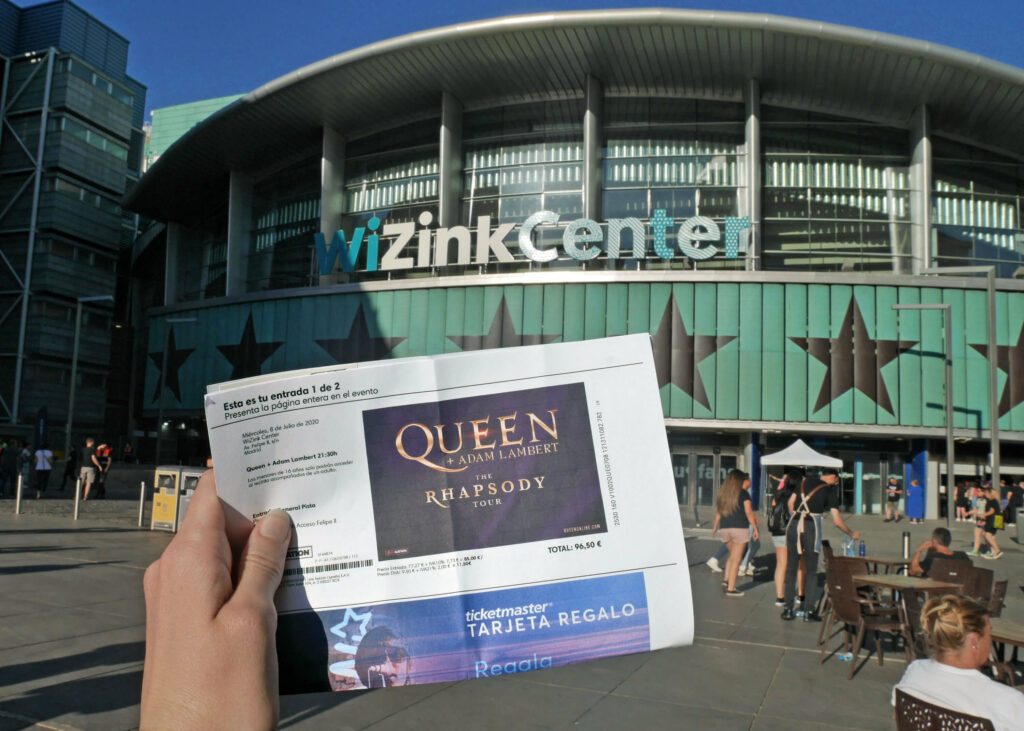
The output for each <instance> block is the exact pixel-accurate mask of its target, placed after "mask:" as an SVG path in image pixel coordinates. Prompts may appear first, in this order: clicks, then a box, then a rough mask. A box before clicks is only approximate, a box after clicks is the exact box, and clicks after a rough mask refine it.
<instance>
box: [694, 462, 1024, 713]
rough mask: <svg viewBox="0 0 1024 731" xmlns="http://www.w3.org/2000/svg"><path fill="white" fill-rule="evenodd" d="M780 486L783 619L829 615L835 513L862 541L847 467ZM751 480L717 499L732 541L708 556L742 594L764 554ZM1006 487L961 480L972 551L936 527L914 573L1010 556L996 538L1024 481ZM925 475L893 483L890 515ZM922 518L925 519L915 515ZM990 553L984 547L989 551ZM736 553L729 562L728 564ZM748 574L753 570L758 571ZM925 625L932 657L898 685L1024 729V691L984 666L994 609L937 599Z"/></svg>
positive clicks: (773, 495) (736, 482) (725, 538)
mask: <svg viewBox="0 0 1024 731" xmlns="http://www.w3.org/2000/svg"><path fill="white" fill-rule="evenodd" d="M769 478H770V479H771V480H773V481H774V482H775V483H777V484H775V485H773V486H772V487H773V488H774V489H769V491H768V505H767V510H766V515H767V523H768V526H767V527H768V530H769V532H770V534H771V536H772V543H773V546H774V548H775V558H776V561H775V576H774V579H775V582H774V583H775V592H776V597H777V599H776V604H777V605H779V606H782V607H783V610H782V615H781V618H782V619H783V620H792V619H796V618H798V617H799V618H802V619H803V620H804V621H807V622H813V621H818V620H820V617H819V616H818V613H817V611H816V607H817V601H818V599H817V587H818V581H816V580H812V581H810V582H807V581H806V578H805V577H807V576H810V577H816V576H817V571H818V558H819V555H820V554H821V552H822V518H823V517H824V516H826V515H831V518H832V520H833V522H834V523H835V525H836V527H837V528H838V529H839V530H840V531H841V532H842V533H844V534H845V535H847V536H848V537H850V538H852V539H853V540H854V541H856V540H857V539H858V538H859V537H860V534H859V532H857V531H853V530H851V529H850V528H849V527H848V526H847V525H846V523H845V522H844V521H843V518H842V514H841V513H840V511H839V507H840V494H839V490H838V488H837V483H838V479H839V478H838V474H837V472H836V471H835V470H831V469H824V470H822V471H821V472H820V474H819V477H817V478H815V479H813V480H808V478H807V477H806V476H805V474H804V471H803V470H800V469H792V470H790V471H789V472H787V473H786V474H785V475H784V476H783V477H781V478H780V477H775V476H774V475H769ZM749 485H750V481H749V479H748V478H747V476H746V475H745V474H744V473H742V472H740V471H739V470H733V471H732V472H730V473H729V474H728V476H727V477H726V479H725V481H724V483H723V485H722V488H721V490H720V492H719V494H718V497H717V499H716V503H715V507H716V514H715V520H714V527H713V529H712V537H717V538H719V539H720V540H721V542H722V547H721V548H720V549H719V552H718V554H716V555H715V556H712V557H711V558H710V559H709V560H708V566H709V567H710V568H711V569H712V571H716V572H720V571H724V573H725V580H724V581H723V582H722V587H723V591H725V593H726V595H727V596H742V595H743V592H742V591H740V590H738V589H737V588H736V577H737V575H743V574H744V573H745V572H744V571H743V568H742V566H744V565H747V563H746V562H748V561H752V560H753V558H752V557H753V555H754V554H756V548H755V547H754V544H755V543H756V541H757V535H758V529H759V522H760V521H759V519H758V517H757V515H756V514H755V513H754V511H753V509H752V504H751V502H750V493H749ZM1002 487H1003V489H1002V491H1001V493H1000V491H999V490H997V489H996V488H995V487H994V486H993V485H992V484H991V483H989V482H984V483H982V484H980V485H978V484H967V485H960V486H957V488H956V494H955V498H956V509H957V513H956V521H957V522H961V521H963V522H971V523H973V525H974V542H973V548H972V550H970V551H962V550H956V549H954V548H952V547H951V546H952V542H953V537H952V533H951V532H950V531H949V530H948V529H946V528H943V527H940V528H936V529H935V530H934V531H933V532H932V535H931V537H930V538H929V539H928V540H926V541H924V542H922V543H921V544H920V545H919V546H918V547H917V549H916V551H915V552H914V553H913V556H912V558H911V561H910V565H909V566H908V567H907V572H908V574H909V575H911V576H919V577H927V576H928V573H929V571H930V570H931V567H932V563H933V562H934V561H935V560H936V559H938V558H948V559H961V560H970V558H971V557H976V556H982V555H984V556H985V557H986V558H991V559H997V558H1000V557H1001V556H1002V555H1003V554H1002V551H1001V550H1000V549H999V545H998V543H997V541H996V534H997V532H998V530H1000V529H1002V528H1005V527H1006V526H1007V525H1013V524H1014V522H1015V521H1016V519H1017V518H1016V512H1017V510H1018V509H1021V508H1022V507H1024V480H1019V481H1016V482H1010V483H1009V484H1007V481H1006V480H1003V481H1002ZM920 489H921V488H920V486H919V484H918V482H917V480H910V483H909V484H908V485H907V486H906V488H905V489H904V488H903V487H902V486H901V482H900V480H899V479H898V478H896V477H893V478H890V479H889V480H888V484H887V485H886V486H885V488H884V493H883V495H884V504H885V517H884V522H890V521H899V520H900V510H899V506H900V501H901V500H904V499H906V498H907V497H909V496H910V495H911V494H912V493H913V491H916V490H920ZM910 520H911V522H913V523H921V522H923V520H922V519H917V518H911V519H910ZM986 547H987V548H988V549H989V551H988V553H987V554H982V553H981V551H982V549H984V548H986ZM724 556H728V562H727V563H726V565H725V568H724V569H722V568H721V566H720V563H719V562H720V561H721V559H722V558H723V557H724ZM748 575H753V571H752V570H751V571H749V573H748ZM920 625H921V628H922V635H923V638H924V644H925V646H926V647H927V648H928V650H929V653H930V657H929V659H921V660H916V661H914V662H912V663H911V664H910V665H909V666H908V667H907V670H906V672H905V673H904V675H903V677H902V679H901V680H900V681H899V683H897V685H896V686H895V687H894V688H893V693H892V699H891V700H892V702H893V704H894V705H895V703H896V689H897V688H898V689H900V690H902V691H904V692H905V693H907V694H909V695H911V696H913V697H915V698H918V699H920V700H922V701H925V702H928V703H931V704H933V705H937V706H941V707H944V708H948V709H950V710H953V711H956V712H958V713H963V714H968V715H972V716H979V717H982V718H986V719H989V720H991V721H992V723H993V725H994V727H995V728H996V729H997V730H999V729H1010V728H1020V719H1021V718H1024V693H1021V692H1020V691H1019V690H1015V689H1014V688H1011V687H1009V686H1007V685H1003V684H1002V683H999V682H997V681H995V680H993V679H991V678H990V677H988V675H986V674H985V673H983V672H981V670H980V669H981V668H982V667H983V666H984V665H986V664H987V663H988V662H989V654H990V650H991V646H992V636H991V623H990V622H989V607H988V606H987V605H986V604H983V603H980V602H978V601H976V600H975V599H971V598H969V597H966V596H960V595H955V594H950V595H946V596H942V597H934V598H932V599H930V600H929V601H928V602H927V603H926V604H925V605H924V607H923V610H922V613H921V623H920Z"/></svg>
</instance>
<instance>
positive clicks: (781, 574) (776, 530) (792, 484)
mask: <svg viewBox="0 0 1024 731" xmlns="http://www.w3.org/2000/svg"><path fill="white" fill-rule="evenodd" d="M803 479H804V476H803V473H802V472H800V470H790V471H789V472H788V473H786V476H785V477H784V478H783V479H782V481H781V482H779V487H778V489H777V490H776V491H775V494H774V495H773V496H772V502H771V511H770V512H769V513H768V532H769V533H771V536H772V545H774V546H775V597H776V598H775V606H777V607H781V606H785V604H786V601H785V594H784V591H785V582H786V562H787V555H788V553H789V551H788V549H787V548H786V525H788V524H789V516H790V510H789V499H790V498H791V497H793V495H795V494H796V493H797V491H798V490H799V488H800V485H801V484H802V483H803ZM801 593H802V592H801Z"/></svg>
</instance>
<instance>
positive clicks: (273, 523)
mask: <svg viewBox="0 0 1024 731" xmlns="http://www.w3.org/2000/svg"><path fill="white" fill-rule="evenodd" d="M260 535H261V536H264V537H266V538H269V539H271V540H273V541H277V542H278V543H284V542H285V541H287V540H288V539H289V538H291V537H292V520H291V518H289V517H288V513H286V512H284V511H283V510H271V511H270V512H269V513H267V514H266V515H264V516H263V519H262V520H260Z"/></svg>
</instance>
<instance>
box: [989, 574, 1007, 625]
mask: <svg viewBox="0 0 1024 731" xmlns="http://www.w3.org/2000/svg"><path fill="white" fill-rule="evenodd" d="M1007 584H1009V580H1008V579H1003V580H1002V581H997V582H995V583H994V584H993V585H992V594H991V596H990V597H989V600H988V616H990V617H998V616H999V615H1000V614H1002V613H1003V604H1005V603H1006V586H1007Z"/></svg>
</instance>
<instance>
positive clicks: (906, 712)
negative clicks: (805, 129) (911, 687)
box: [896, 688, 995, 731]
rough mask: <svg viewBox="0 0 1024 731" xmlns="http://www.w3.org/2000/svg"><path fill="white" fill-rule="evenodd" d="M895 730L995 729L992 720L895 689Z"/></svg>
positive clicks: (960, 730) (951, 730) (967, 730)
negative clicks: (951, 708) (945, 706)
mask: <svg viewBox="0 0 1024 731" xmlns="http://www.w3.org/2000/svg"><path fill="white" fill-rule="evenodd" d="M896 729H897V731H995V727H994V726H993V725H992V722H991V721H990V720H988V719H987V718H982V717H981V716H969V715H967V714H966V713H958V712H957V711H953V710H950V709H949V708H943V707H942V706H936V705H934V704H932V703H929V702H928V701H923V700H921V699H920V698H917V697H915V696H912V695H910V694H909V693H904V692H903V691H902V690H900V689H899V688H897V689H896Z"/></svg>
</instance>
